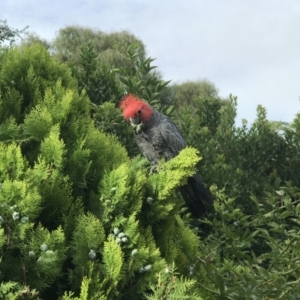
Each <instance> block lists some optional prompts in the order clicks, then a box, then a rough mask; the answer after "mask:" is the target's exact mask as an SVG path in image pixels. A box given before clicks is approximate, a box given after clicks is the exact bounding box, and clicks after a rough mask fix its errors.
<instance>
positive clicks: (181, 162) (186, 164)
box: [148, 147, 201, 220]
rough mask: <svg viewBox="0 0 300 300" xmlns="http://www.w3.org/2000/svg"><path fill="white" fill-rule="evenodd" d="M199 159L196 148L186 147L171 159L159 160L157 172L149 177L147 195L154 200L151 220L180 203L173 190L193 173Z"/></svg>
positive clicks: (162, 215)
mask: <svg viewBox="0 0 300 300" xmlns="http://www.w3.org/2000/svg"><path fill="white" fill-rule="evenodd" d="M200 159H201V158H200V157H199V155H198V151H197V150H196V149H194V148H191V147H187V148H185V149H183V150H182V151H181V152H180V153H179V155H178V156H176V157H175V158H173V159H172V160H170V161H167V162H166V163H165V162H161V163H160V165H159V167H158V172H157V173H155V174H153V175H151V176H150V177H149V179H148V190H149V196H151V197H152V198H153V200H154V201H153V205H152V210H151V217H152V219H153V220H155V219H157V218H164V217H166V216H167V215H168V214H169V213H170V212H171V211H172V210H173V209H174V207H176V205H177V206H178V204H179V203H182V202H179V201H178V200H177V197H176V196H175V193H174V192H175V191H176V190H177V188H178V186H180V185H183V184H185V183H186V180H187V178H188V177H189V176H192V175H193V174H195V169H196V164H197V163H198V162H199V160H200ZM180 201H181V200H180Z"/></svg>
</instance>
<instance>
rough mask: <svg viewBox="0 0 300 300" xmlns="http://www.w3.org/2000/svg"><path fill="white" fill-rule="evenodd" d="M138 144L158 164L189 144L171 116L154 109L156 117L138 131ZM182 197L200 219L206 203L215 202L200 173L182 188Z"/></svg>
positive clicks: (189, 179)
mask: <svg viewBox="0 0 300 300" xmlns="http://www.w3.org/2000/svg"><path fill="white" fill-rule="evenodd" d="M135 140H136V143H137V145H138V147H139V149H140V150H141V152H142V153H143V155H144V156H145V157H146V158H147V159H148V160H149V161H150V162H151V163H152V164H153V165H156V164H157V163H158V161H159V160H160V159H162V158H165V159H166V160H169V159H172V158H173V157H175V156H176V155H178V154H179V152H180V151H181V150H182V149H184V148H185V147H186V143H185V140H184V138H183V137H182V135H181V133H180V131H179V129H178V128H177V126H176V125H175V124H174V123H173V122H172V120H171V119H169V118H168V117H167V116H165V115H163V114H161V113H159V112H158V111H156V110H155V109H153V115H152V117H151V118H150V119H149V120H148V121H147V122H143V126H142V130H141V132H140V133H136V132H135ZM179 190H180V192H181V195H182V197H183V198H184V200H185V202H186V204H187V205H188V207H189V209H190V211H191V213H192V215H193V216H194V217H196V218H199V217H200V216H202V215H203V214H204V213H205V210H206V209H205V205H204V202H206V203H208V204H212V202H213V200H212V197H211V195H210V193H209V192H208V191H207V189H206V188H205V187H204V185H203V183H202V182H201V179H200V177H199V175H198V174H195V175H194V176H193V177H190V178H188V182H187V184H186V185H184V186H181V187H179Z"/></svg>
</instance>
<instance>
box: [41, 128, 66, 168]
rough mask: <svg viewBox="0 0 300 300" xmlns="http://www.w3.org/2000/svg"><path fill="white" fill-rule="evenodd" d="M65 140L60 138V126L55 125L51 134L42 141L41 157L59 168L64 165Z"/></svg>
mask: <svg viewBox="0 0 300 300" xmlns="http://www.w3.org/2000/svg"><path fill="white" fill-rule="evenodd" d="M64 152H65V149H64V142H63V140H61V139H59V127H58V126H54V127H53V128H52V129H51V131H50V133H49V136H48V137H46V138H45V139H44V140H43V142H42V143H41V155H40V157H41V159H44V160H45V162H46V163H47V164H53V166H55V167H56V168H58V169H61V168H62V167H63V155H64Z"/></svg>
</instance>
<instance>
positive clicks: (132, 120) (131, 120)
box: [130, 118, 140, 125]
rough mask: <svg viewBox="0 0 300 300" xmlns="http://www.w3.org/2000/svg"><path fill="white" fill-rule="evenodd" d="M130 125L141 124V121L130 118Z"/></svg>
mask: <svg viewBox="0 0 300 300" xmlns="http://www.w3.org/2000/svg"><path fill="white" fill-rule="evenodd" d="M130 123H132V124H136V125H137V124H139V123H140V119H139V118H130Z"/></svg>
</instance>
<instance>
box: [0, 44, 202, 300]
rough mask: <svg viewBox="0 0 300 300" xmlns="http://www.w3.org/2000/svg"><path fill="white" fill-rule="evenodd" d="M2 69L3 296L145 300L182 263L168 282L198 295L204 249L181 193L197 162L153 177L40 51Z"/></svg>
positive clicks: (181, 162)
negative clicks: (194, 270) (194, 269)
mask: <svg viewBox="0 0 300 300" xmlns="http://www.w3.org/2000/svg"><path fill="white" fill-rule="evenodd" d="M0 70H1V73H0V76H1V78H0V79H1V80H0V82H1V84H0V91H1V93H0V95H1V97H0V106H1V125H0V137H1V142H0V150H1V151H0V178H1V186H0V189H1V190H0V205H1V210H0V217H1V218H0V220H1V228H0V229H1V231H0V246H1V248H0V249H1V250H0V255H1V263H0V270H1V273H0V276H1V281H2V282H3V283H2V290H1V293H2V295H3V297H10V298H11V299H18V298H19V297H21V295H22V296H24V297H27V298H29V299H58V298H61V299H145V297H146V295H145V292H146V291H148V292H149V291H151V290H153V292H154V293H156V292H155V291H156V290H157V292H159V291H158V290H159V289H160V288H161V287H160V286H157V288H155V286H156V283H157V280H158V277H157V276H160V275H159V274H161V272H164V270H165V269H166V268H168V265H172V264H173V262H174V261H175V262H178V268H179V270H180V276H177V275H176V274H175V273H173V271H172V272H171V273H172V275H170V277H168V276H167V277H164V278H165V279H164V280H166V282H168V281H169V280H177V278H178V282H180V283H181V284H182V286H181V287H179V286H176V287H174V293H175V294H176V293H177V292H176V291H177V289H178V288H179V289H180V295H183V296H186V295H188V294H189V287H190V286H192V285H193V286H195V285H194V281H189V280H187V279H185V278H184V277H182V276H184V275H186V276H187V275H188V272H189V269H188V268H186V264H189V265H192V263H193V261H194V259H195V255H196V254H198V250H197V249H198V247H199V240H198V238H197V236H196V234H195V233H194V232H193V231H192V230H190V229H189V228H188V225H187V223H185V222H184V221H183V220H182V219H181V217H180V215H179V209H180V206H181V202H180V200H178V198H177V196H176V188H177V186H178V185H180V184H183V183H184V182H185V180H186V178H187V177H188V176H189V175H190V174H192V173H193V172H194V170H195V165H196V163H197V162H198V160H199V157H198V155H197V153H196V151H195V150H194V149H189V148H188V149H186V150H185V151H183V152H182V153H181V154H180V156H178V157H177V158H176V159H175V160H173V161H170V162H168V163H163V164H162V165H161V170H162V171H161V172H160V173H159V174H156V175H153V176H150V177H148V175H147V168H146V166H145V160H144V159H141V158H140V157H137V158H135V159H132V160H131V159H129V157H128V156H127V152H126V150H125V148H124V147H123V146H121V144H120V143H119V142H118V140H117V139H116V137H114V136H112V135H109V134H105V133H103V132H101V131H99V130H98V129H97V128H96V127H95V126H94V123H93V121H92V120H91V118H90V107H91V106H90V102H89V99H88V98H87V96H86V94H85V92H84V90H83V91H82V92H81V93H79V92H78V90H77V83H76V80H74V79H73V78H72V76H71V72H70V70H69V69H68V68H67V67H66V66H65V65H62V64H60V63H58V62H55V61H54V60H53V59H52V58H51V57H50V55H49V54H48V53H47V52H46V51H45V49H44V48H43V47H42V46H41V45H33V46H23V47H21V48H11V49H10V50H9V51H7V52H6V53H5V54H3V57H2V59H1V67H0ZM164 226H165V227H166V228H167V229H168V231H165V230H162V229H163V228H164ZM187 241H189V242H191V245H189V246H185V244H186V243H187ZM172 270H173V269H172ZM171 273H170V274H171ZM159 280H160V279H159ZM160 281H161V280H160ZM171 290H172V288H171ZM194 292H195V291H194ZM78 297H79V298H78ZM186 297H187V296H186ZM195 299H200V298H199V297H198V298H195Z"/></svg>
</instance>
